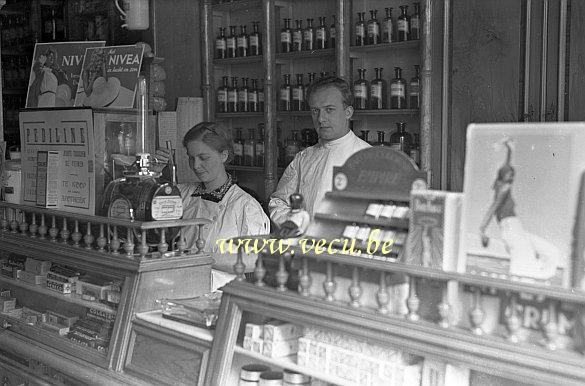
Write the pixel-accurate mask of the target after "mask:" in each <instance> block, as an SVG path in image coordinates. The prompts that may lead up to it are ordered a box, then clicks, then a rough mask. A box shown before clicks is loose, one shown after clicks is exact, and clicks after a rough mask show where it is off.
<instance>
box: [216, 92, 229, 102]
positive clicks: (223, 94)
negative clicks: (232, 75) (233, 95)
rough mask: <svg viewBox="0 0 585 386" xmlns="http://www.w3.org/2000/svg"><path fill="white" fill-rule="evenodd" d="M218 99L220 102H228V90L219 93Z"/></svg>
mask: <svg viewBox="0 0 585 386" xmlns="http://www.w3.org/2000/svg"><path fill="white" fill-rule="evenodd" d="M217 100H218V101H220V102H226V101H227V92H225V91H220V92H218V93H217Z"/></svg>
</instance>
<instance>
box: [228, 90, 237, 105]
mask: <svg viewBox="0 0 585 386" xmlns="http://www.w3.org/2000/svg"><path fill="white" fill-rule="evenodd" d="M237 101H238V93H237V92H235V91H230V92H228V102H237Z"/></svg>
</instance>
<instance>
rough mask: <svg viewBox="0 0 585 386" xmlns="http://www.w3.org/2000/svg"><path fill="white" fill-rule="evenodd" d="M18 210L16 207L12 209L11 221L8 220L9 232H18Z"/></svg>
mask: <svg viewBox="0 0 585 386" xmlns="http://www.w3.org/2000/svg"><path fill="white" fill-rule="evenodd" d="M17 218H18V212H17V211H16V209H12V221H10V233H17V232H18V220H17Z"/></svg>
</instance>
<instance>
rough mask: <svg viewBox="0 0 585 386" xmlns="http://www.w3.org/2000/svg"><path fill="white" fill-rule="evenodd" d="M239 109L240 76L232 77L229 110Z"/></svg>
mask: <svg viewBox="0 0 585 386" xmlns="http://www.w3.org/2000/svg"><path fill="white" fill-rule="evenodd" d="M236 111H238V78H236V77H235V76H234V77H232V86H231V87H230V88H228V112H230V113H233V112H236Z"/></svg>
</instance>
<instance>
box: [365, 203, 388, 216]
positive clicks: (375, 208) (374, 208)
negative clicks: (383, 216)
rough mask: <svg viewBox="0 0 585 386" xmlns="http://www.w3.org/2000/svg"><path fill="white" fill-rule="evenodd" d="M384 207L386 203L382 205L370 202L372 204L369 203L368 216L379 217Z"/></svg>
mask: <svg viewBox="0 0 585 386" xmlns="http://www.w3.org/2000/svg"><path fill="white" fill-rule="evenodd" d="M383 207H384V205H382V204H370V205H368V208H367V209H366V214H367V215H368V216H372V217H374V218H378V216H379V215H380V212H381V211H382V208H383Z"/></svg>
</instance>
